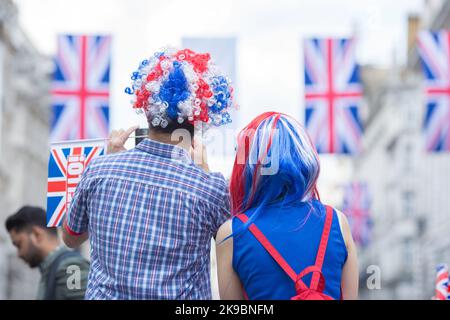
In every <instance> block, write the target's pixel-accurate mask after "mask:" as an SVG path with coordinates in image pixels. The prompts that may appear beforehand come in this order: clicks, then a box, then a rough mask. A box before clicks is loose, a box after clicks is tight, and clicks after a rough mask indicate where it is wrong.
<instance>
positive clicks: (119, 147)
mask: <svg viewBox="0 0 450 320" xmlns="http://www.w3.org/2000/svg"><path fill="white" fill-rule="evenodd" d="M138 128H139V126H132V127H130V128H129V129H128V130H126V131H125V130H123V129H120V130H113V131H112V132H111V134H110V135H109V138H108V145H107V147H106V153H107V154H110V153H117V152H122V151H127V149H125V147H124V145H125V142H127V140H128V138H129V137H130V135H131V134H132V133H133V132H134V131H136V129H138Z"/></svg>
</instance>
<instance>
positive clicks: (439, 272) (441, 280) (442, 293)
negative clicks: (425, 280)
mask: <svg viewBox="0 0 450 320" xmlns="http://www.w3.org/2000/svg"><path fill="white" fill-rule="evenodd" d="M448 277H449V273H448V267H447V265H446V264H439V265H438V266H437V267H436V288H435V294H434V299H435V300H447V296H448V294H449V292H448V284H449V279H448Z"/></svg>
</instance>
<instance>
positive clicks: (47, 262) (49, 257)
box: [39, 245, 64, 273]
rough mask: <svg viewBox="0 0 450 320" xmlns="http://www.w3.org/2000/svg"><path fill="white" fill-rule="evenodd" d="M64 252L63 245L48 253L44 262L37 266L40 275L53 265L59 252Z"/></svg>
mask: <svg viewBox="0 0 450 320" xmlns="http://www.w3.org/2000/svg"><path fill="white" fill-rule="evenodd" d="M63 250H64V246H63V245H59V246H58V247H57V248H56V249H55V250H53V251H52V252H50V253H49V254H48V255H47V256H46V257H45V259H44V261H42V262H41V263H40V264H39V270H40V271H41V273H43V272H44V271H45V270H47V269H48V267H49V266H50V265H51V264H52V263H53V261H55V259H56V257H57V256H58V255H59V253H60V252H61V251H63Z"/></svg>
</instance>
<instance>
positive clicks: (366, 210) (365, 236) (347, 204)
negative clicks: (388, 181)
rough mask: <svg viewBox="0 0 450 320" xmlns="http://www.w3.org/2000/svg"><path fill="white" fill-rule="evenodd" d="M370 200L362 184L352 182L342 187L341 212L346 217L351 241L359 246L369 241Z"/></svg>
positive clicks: (365, 244) (366, 187)
mask: <svg viewBox="0 0 450 320" xmlns="http://www.w3.org/2000/svg"><path fill="white" fill-rule="evenodd" d="M370 205H371V198H370V194H369V188H368V186H367V184H366V183H364V182H353V183H350V184H348V185H346V186H345V187H344V202H343V208H342V210H343V212H344V214H345V215H346V216H347V219H348V223H349V225H350V229H351V233H352V236H353V239H354V240H355V242H356V243H357V244H359V245H360V246H367V245H368V243H369V240H370V232H371V228H372V219H371V218H370Z"/></svg>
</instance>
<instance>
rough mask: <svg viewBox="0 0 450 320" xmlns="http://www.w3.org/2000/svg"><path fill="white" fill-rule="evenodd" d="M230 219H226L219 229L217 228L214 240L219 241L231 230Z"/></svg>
mask: <svg viewBox="0 0 450 320" xmlns="http://www.w3.org/2000/svg"><path fill="white" fill-rule="evenodd" d="M232 221H233V218H231V219H228V220H227V221H225V222H224V223H223V224H222V225H221V226H220V227H219V230H217V236H216V242H218V243H220V242H221V241H223V240H224V239H225V238H226V237H228V236H229V235H230V234H231V233H232V232H233V227H232Z"/></svg>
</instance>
